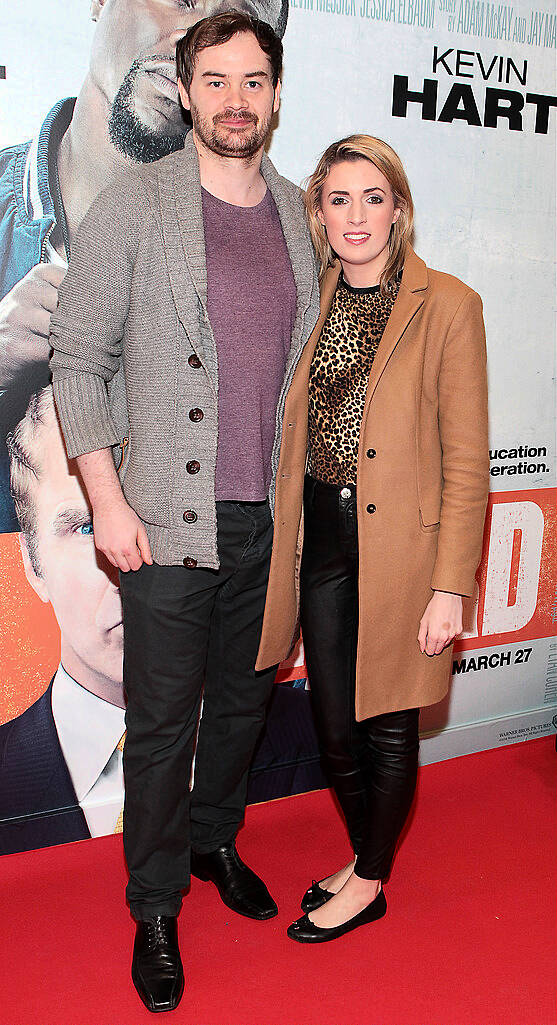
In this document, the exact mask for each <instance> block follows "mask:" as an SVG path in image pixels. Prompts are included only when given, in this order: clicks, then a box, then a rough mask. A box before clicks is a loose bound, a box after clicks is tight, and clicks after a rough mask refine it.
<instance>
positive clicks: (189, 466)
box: [186, 459, 201, 473]
mask: <svg viewBox="0 0 557 1025" xmlns="http://www.w3.org/2000/svg"><path fill="white" fill-rule="evenodd" d="M200 469H201V464H200V463H198V462H197V459H190V461H189V463H186V470H187V471H188V473H199V471H200Z"/></svg>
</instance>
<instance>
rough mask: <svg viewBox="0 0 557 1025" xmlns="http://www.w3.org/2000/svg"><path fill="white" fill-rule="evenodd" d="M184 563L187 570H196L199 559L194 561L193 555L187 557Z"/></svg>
mask: <svg viewBox="0 0 557 1025" xmlns="http://www.w3.org/2000/svg"><path fill="white" fill-rule="evenodd" d="M182 561H183V563H184V566H185V567H186V569H195V567H196V566H197V559H192V557H191V555H186V558H185V559H183V560H182Z"/></svg>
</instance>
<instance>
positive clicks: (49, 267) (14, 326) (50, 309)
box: [0, 263, 66, 388]
mask: <svg viewBox="0 0 557 1025" xmlns="http://www.w3.org/2000/svg"><path fill="white" fill-rule="evenodd" d="M65 274H66V268H65V267H58V266H56V265H55V264H52V263H40V264H38V266H36V267H33V268H32V269H31V270H30V271H28V272H27V274H26V275H25V277H24V278H22V279H21V281H18V283H17V285H14V287H13V288H12V289H11V290H10V291H9V292H8V293H7V295H5V296H4V298H3V299H2V300H1V301H0V388H6V387H7V386H8V385H10V384H11V383H12V381H13V380H14V379H15V378H16V377H17V375H18V373H19V372H20V371H21V370H23V369H25V367H26V366H28V365H29V364H32V363H37V362H40V361H43V362H46V361H47V360H48V357H49V354H50V345H49V342H48V336H49V333H50V315H51V313H54V310H55V309H56V304H57V302H58V289H59V287H60V285H61V283H62V281H63V279H64V277H65Z"/></svg>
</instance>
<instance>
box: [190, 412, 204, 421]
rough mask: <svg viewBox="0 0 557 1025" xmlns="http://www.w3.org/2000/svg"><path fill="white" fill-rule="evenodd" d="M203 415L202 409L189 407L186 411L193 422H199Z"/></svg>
mask: <svg viewBox="0 0 557 1025" xmlns="http://www.w3.org/2000/svg"><path fill="white" fill-rule="evenodd" d="M203 415H204V414H203V410H202V409H190V411H189V413H188V416H189V418H190V420H191V421H192V422H193V423H194V424H196V423H199V421H200V420H203Z"/></svg>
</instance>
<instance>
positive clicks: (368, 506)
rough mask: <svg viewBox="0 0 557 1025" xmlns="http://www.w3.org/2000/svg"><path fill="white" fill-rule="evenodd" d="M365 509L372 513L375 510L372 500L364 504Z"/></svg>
mask: <svg viewBox="0 0 557 1025" xmlns="http://www.w3.org/2000/svg"><path fill="white" fill-rule="evenodd" d="M366 509H367V511H368V513H374V512H375V506H374V504H373V502H370V503H369V505H367V506H366Z"/></svg>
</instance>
